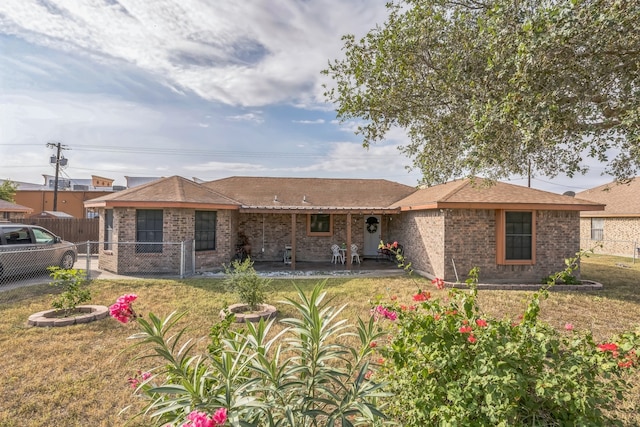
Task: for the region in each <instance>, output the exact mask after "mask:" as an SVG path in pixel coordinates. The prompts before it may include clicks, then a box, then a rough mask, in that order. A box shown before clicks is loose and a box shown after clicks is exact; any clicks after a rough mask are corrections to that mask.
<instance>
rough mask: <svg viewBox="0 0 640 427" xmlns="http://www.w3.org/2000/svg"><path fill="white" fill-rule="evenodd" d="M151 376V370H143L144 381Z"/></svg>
mask: <svg viewBox="0 0 640 427" xmlns="http://www.w3.org/2000/svg"><path fill="white" fill-rule="evenodd" d="M149 378H151V372H143V373H142V381H146V380H148V379H149Z"/></svg>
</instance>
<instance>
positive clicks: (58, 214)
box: [32, 211, 75, 218]
mask: <svg viewBox="0 0 640 427" xmlns="http://www.w3.org/2000/svg"><path fill="white" fill-rule="evenodd" d="M37 217H49V218H75V217H74V216H73V215H71V214H68V213H66V212H62V211H42V212H41V213H39V214H37V215H34V216H32V218H37Z"/></svg>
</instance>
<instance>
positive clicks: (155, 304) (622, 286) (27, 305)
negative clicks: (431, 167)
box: [0, 256, 640, 427]
mask: <svg viewBox="0 0 640 427" xmlns="http://www.w3.org/2000/svg"><path fill="white" fill-rule="evenodd" d="M621 265H624V267H623V266H621ZM582 268H583V271H582V277H583V278H585V279H590V280H595V281H598V282H601V283H603V284H604V285H605V289H604V290H603V291H598V292H591V293H578V292H567V293H564V292H553V293H552V294H551V297H550V298H549V299H548V300H547V301H545V302H543V306H542V307H543V310H542V318H543V319H544V320H546V321H548V322H550V323H551V324H553V325H554V326H556V327H558V328H563V327H564V324H565V323H567V322H571V323H573V324H574V325H575V327H576V329H587V328H588V329H591V330H592V331H593V333H594V336H595V338H596V339H597V340H602V341H604V340H605V339H607V338H608V337H609V336H611V335H612V334H615V333H618V332H622V331H624V330H628V329H635V328H637V327H639V325H640V292H639V291H640V263H636V264H633V262H632V260H631V259H623V258H616V257H606V256H593V257H591V258H589V259H587V260H585V261H584V262H583V267H582ZM317 282H318V280H315V279H296V283H297V284H298V285H300V286H302V287H303V288H305V289H308V290H310V289H311V288H312V287H313V286H314V285H315V284H316V283H317ZM418 286H422V287H424V288H426V287H429V288H430V287H431V285H430V284H429V282H427V281H426V280H423V279H420V278H410V277H390V278H379V279H370V278H366V279H362V278H355V279H351V278H340V279H332V280H329V281H328V282H327V285H326V289H327V291H328V293H329V295H330V296H333V297H335V301H336V303H335V304H336V305H341V304H343V303H344V302H348V304H349V305H348V308H347V309H346V310H345V311H344V315H345V316H348V317H349V318H352V319H355V318H356V316H362V317H365V316H367V315H368V312H369V309H370V306H369V301H370V299H373V298H375V297H376V296H377V295H387V296H390V295H397V296H398V297H399V300H400V301H402V300H404V301H407V302H408V301H410V299H411V295H412V294H413V293H414V291H415V290H416V289H417V287H418ZM91 287H92V295H93V298H92V303H93V304H103V305H110V304H112V303H113V302H114V301H115V299H116V298H117V297H118V296H120V295H122V294H124V293H136V294H138V300H137V301H136V304H135V307H136V310H137V311H138V312H139V313H142V314H145V313H148V312H154V313H155V314H158V315H166V314H168V313H170V312H171V311H173V310H179V311H182V310H187V311H188V314H187V316H185V318H184V319H183V321H184V324H185V325H186V326H188V328H189V331H190V332H189V336H190V337H200V336H202V337H205V336H206V335H207V333H208V331H209V328H210V326H211V325H212V324H213V323H215V322H217V321H218V313H219V311H220V309H221V308H222V307H223V306H224V305H225V303H229V304H230V303H233V302H237V301H236V299H235V297H234V295H233V294H231V293H229V292H226V291H225V290H224V289H223V288H222V283H221V281H220V280H218V279H197V280H196V279H194V280H118V281H95V282H94V283H93V284H92V285H91ZM51 292H52V289H51V287H50V286H47V285H43V286H34V287H31V288H28V289H24V288H23V289H17V290H12V291H7V292H2V293H0V312H1V313H2V316H0V348H2V352H3V357H2V360H3V362H4V364H3V366H4V372H3V375H2V381H0V392H1V395H2V397H3V401H2V404H0V425H1V426H7V427H9V426H21V427H22V426H50V425H52V424H55V425H60V426H83V427H84V426H120V425H124V424H125V422H126V420H127V419H128V418H129V417H130V415H131V414H132V413H133V412H135V411H134V410H130V411H127V412H125V413H124V414H120V411H121V410H122V409H123V408H125V407H127V406H130V405H132V406H133V408H136V407H139V405H140V402H137V401H136V398H134V397H132V395H131V389H130V388H129V385H128V383H127V378H128V377H129V376H132V375H133V374H134V373H135V372H136V371H137V370H138V369H143V370H144V369H145V368H148V367H149V366H144V365H141V364H140V362H134V361H132V360H131V353H130V352H129V351H128V350H127V349H128V346H129V345H130V342H129V341H127V339H126V338H127V337H128V336H129V335H131V334H132V333H134V332H137V328H136V325H135V324H127V325H122V324H120V323H118V322H116V321H115V320H113V319H105V320H101V321H97V322H93V323H89V324H85V325H76V326H71V327H64V328H36V327H29V326H27V324H26V321H27V318H28V316H29V315H30V314H32V313H35V312H37V311H41V310H46V309H48V308H50V305H51V300H52V294H51ZM431 292H432V294H434V295H438V294H439V293H440V294H441V295H444V292H446V291H441V292H439V291H436V290H435V289H433V290H432V291H431ZM269 295H270V297H269V301H268V302H270V303H275V305H276V306H278V304H277V303H278V301H279V300H282V299H283V298H284V297H294V296H295V292H294V289H293V286H292V280H290V279H283V280H274V281H273V282H272V291H271V292H270V294H269ZM527 295H530V293H529V292H517V291H480V302H481V304H482V308H483V310H485V311H486V312H487V313H488V314H490V315H493V316H498V317H502V316H510V317H514V318H515V317H516V316H517V315H518V314H519V313H520V312H521V311H522V309H523V308H524V306H525V304H526V300H527ZM278 307H279V308H281V309H282V308H284V307H283V306H281V305H280V306H278ZM291 315H293V312H290V311H289V312H287V311H285V312H281V313H280V314H279V316H281V317H282V316H291ZM206 344H207V340H206V339H204V340H202V342H201V343H200V344H199V345H200V346H201V348H204V347H205V346H206ZM145 363H150V362H149V361H146V362H145ZM633 394H634V396H633V397H632V400H630V401H629V402H628V403H627V404H626V406H625V407H624V408H620V414H621V416H622V417H623V418H624V419H625V420H627V423H628V425H629V426H631V425H640V410H638V409H636V408H640V375H637V378H636V387H635V390H634V391H633ZM129 425H131V426H145V425H148V422H145V420H140V419H139V420H136V421H133V422H131V423H130V424H129Z"/></svg>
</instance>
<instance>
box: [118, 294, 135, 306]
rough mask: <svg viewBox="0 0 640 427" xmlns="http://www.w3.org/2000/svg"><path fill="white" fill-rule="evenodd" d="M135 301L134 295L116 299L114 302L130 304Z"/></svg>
mask: <svg viewBox="0 0 640 427" xmlns="http://www.w3.org/2000/svg"><path fill="white" fill-rule="evenodd" d="M136 299H138V295H136V294H126V295H122V296H121V297H120V298H118V299H117V300H116V301H117V302H123V303H125V304H131V303H132V302H134V301H135V300H136Z"/></svg>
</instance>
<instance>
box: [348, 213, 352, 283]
mask: <svg viewBox="0 0 640 427" xmlns="http://www.w3.org/2000/svg"><path fill="white" fill-rule="evenodd" d="M347 268H348V269H349V270H351V212H348V213H347Z"/></svg>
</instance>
